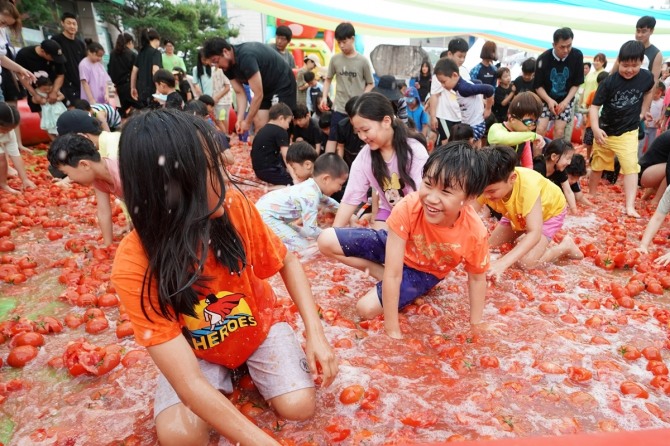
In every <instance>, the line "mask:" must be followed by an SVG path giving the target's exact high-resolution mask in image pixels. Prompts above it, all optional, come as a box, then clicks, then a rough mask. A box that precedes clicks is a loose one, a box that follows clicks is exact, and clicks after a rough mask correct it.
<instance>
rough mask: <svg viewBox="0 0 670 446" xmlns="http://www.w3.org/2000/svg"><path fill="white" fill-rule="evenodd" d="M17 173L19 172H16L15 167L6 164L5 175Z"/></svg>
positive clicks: (15, 174) (13, 175) (10, 175)
mask: <svg viewBox="0 0 670 446" xmlns="http://www.w3.org/2000/svg"><path fill="white" fill-rule="evenodd" d="M18 174H19V173H18V172H17V171H16V169H14V168H13V167H12V166H7V176H8V177H15V176H17V175H18Z"/></svg>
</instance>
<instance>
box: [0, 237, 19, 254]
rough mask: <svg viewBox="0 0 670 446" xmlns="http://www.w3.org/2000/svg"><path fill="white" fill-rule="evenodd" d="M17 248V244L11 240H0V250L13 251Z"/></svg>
mask: <svg viewBox="0 0 670 446" xmlns="http://www.w3.org/2000/svg"><path fill="white" fill-rule="evenodd" d="M15 249H16V246H15V245H14V243H13V242H12V241H11V240H0V252H11V251H14V250H15Z"/></svg>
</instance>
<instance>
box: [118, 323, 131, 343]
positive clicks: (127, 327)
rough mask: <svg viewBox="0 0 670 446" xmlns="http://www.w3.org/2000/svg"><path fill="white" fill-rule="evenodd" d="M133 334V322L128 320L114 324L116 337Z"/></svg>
mask: <svg viewBox="0 0 670 446" xmlns="http://www.w3.org/2000/svg"><path fill="white" fill-rule="evenodd" d="M134 334H135V332H134V331H133V324H131V323H130V321H123V322H121V323H119V324H118V325H117V326H116V337H117V338H119V339H122V338H125V337H128V336H133V335H134Z"/></svg>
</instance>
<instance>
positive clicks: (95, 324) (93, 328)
mask: <svg viewBox="0 0 670 446" xmlns="http://www.w3.org/2000/svg"><path fill="white" fill-rule="evenodd" d="M108 327H109V321H108V320H107V318H106V317H104V316H102V317H96V318H93V319H91V320H89V321H88V322H86V333H90V334H98V333H101V332H102V331H104V330H107V328H108Z"/></svg>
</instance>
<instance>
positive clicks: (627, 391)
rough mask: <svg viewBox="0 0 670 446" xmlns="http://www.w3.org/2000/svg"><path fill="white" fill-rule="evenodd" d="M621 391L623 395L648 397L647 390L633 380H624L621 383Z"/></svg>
mask: <svg viewBox="0 0 670 446" xmlns="http://www.w3.org/2000/svg"><path fill="white" fill-rule="evenodd" d="M620 388H621V393H623V394H624V395H633V396H634V397H635V398H644V399H646V398H649V392H647V391H646V390H645V389H644V387H642V386H641V385H639V384H638V383H636V382H633V381H624V382H622V383H621V387H620Z"/></svg>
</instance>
